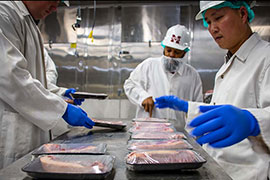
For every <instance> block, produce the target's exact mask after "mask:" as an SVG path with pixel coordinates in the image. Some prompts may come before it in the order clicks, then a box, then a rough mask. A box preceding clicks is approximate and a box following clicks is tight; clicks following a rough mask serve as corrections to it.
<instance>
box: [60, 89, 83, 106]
mask: <svg viewBox="0 0 270 180" xmlns="http://www.w3.org/2000/svg"><path fill="white" fill-rule="evenodd" d="M75 92H76V89H74V88H70V89H67V90H66V92H65V94H64V96H66V97H68V98H69V99H72V100H73V101H74V104H75V105H81V104H82V102H83V101H84V99H73V98H72V97H71V96H70V94H73V93H75Z"/></svg>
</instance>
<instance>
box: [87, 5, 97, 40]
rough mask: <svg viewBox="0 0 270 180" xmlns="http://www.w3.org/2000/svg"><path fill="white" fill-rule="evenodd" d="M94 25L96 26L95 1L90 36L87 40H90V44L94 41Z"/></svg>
mask: <svg viewBox="0 0 270 180" xmlns="http://www.w3.org/2000/svg"><path fill="white" fill-rule="evenodd" d="M95 24H96V0H95V1H94V16H93V25H92V29H91V32H90V34H89V36H88V38H92V42H93V41H94V37H93V31H94V27H95Z"/></svg>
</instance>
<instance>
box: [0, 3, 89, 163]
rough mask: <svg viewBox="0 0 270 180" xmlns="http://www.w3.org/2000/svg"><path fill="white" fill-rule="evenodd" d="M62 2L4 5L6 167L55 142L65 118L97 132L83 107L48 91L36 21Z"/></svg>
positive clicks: (1, 142)
mask: <svg viewBox="0 0 270 180" xmlns="http://www.w3.org/2000/svg"><path fill="white" fill-rule="evenodd" d="M59 2H60V1H0V52H1V53H0V54H1V56H0V68H1V70H0V92H1V93H0V128H1V129H0V168H3V167H6V166H7V165H9V164H10V163H12V162H13V161H15V160H17V159H19V158H20V157H22V156H23V155H25V154H27V153H28V152H29V151H31V150H33V149H34V148H36V147H37V146H39V145H41V144H42V143H46V142H48V140H49V133H48V131H49V130H50V129H52V128H53V127H54V126H55V125H56V124H57V123H58V121H59V119H61V117H62V118H63V119H64V120H65V121H66V122H67V123H69V124H70V125H73V126H85V127H87V128H92V126H93V125H94V122H93V121H92V120H91V119H90V118H88V117H87V114H86V113H85V112H84V111H83V110H82V109H81V108H79V107H77V106H75V105H71V104H68V103H66V102H65V101H64V100H63V99H62V98H61V97H59V96H57V95H56V94H54V93H51V92H50V91H49V90H48V89H47V87H46V86H47V82H46V72H45V62H44V52H43V49H44V48H43V42H42V37H41V34H40V32H39V30H38V27H37V26H36V24H35V20H39V19H42V18H45V17H46V16H47V15H49V14H50V13H51V12H53V11H56V9H57V6H58V4H59Z"/></svg>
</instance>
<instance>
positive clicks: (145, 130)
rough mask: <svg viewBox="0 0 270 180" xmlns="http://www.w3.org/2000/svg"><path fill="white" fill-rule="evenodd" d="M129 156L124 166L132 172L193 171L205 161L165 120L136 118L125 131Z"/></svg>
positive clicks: (182, 135) (181, 134)
mask: <svg viewBox="0 0 270 180" xmlns="http://www.w3.org/2000/svg"><path fill="white" fill-rule="evenodd" d="M129 132H130V133H131V139H130V140H129V141H128V147H127V148H128V150H129V151H130V153H129V154H128V155H127V156H126V165H127V168H128V169H129V170H132V171H148V170H150V171H153V170H179V169H195V168H198V167H200V166H201V165H202V163H204V162H205V160H204V159H203V158H202V157H201V156H200V155H199V154H198V153H196V152H195V151H194V150H192V149H193V148H192V146H191V145H190V144H189V143H188V142H187V140H186V137H185V135H184V134H183V133H182V132H177V131H176V130H175V128H174V127H173V126H172V124H171V123H170V122H169V121H168V120H166V119H159V118H136V119H133V122H132V126H131V128H130V129H129Z"/></svg>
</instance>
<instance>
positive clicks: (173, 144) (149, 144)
mask: <svg viewBox="0 0 270 180" xmlns="http://www.w3.org/2000/svg"><path fill="white" fill-rule="evenodd" d="M177 148H178V149H184V148H186V149H187V148H191V145H189V144H188V143H187V142H186V141H185V140H158V141H156V140H155V141H133V142H131V143H130V144H129V146H128V149H129V150H138V149H177Z"/></svg>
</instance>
